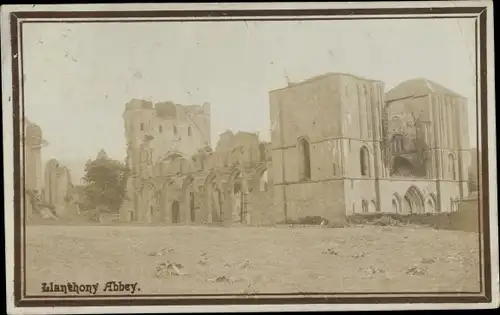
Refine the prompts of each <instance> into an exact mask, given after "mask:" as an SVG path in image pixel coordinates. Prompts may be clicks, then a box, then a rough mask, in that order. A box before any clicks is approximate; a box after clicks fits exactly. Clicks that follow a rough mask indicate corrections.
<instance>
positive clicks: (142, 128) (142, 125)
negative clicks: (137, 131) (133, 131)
mask: <svg viewBox="0 0 500 315" xmlns="http://www.w3.org/2000/svg"><path fill="white" fill-rule="evenodd" d="M140 127H141V131H144V123H141V126H140Z"/></svg>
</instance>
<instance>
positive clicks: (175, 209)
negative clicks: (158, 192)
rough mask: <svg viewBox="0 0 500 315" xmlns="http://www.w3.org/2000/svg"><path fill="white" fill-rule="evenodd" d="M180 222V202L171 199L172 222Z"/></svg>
mask: <svg viewBox="0 0 500 315" xmlns="http://www.w3.org/2000/svg"><path fill="white" fill-rule="evenodd" d="M180 222H181V209H180V203H179V201H178V200H174V201H172V223H174V224H175V223H180Z"/></svg>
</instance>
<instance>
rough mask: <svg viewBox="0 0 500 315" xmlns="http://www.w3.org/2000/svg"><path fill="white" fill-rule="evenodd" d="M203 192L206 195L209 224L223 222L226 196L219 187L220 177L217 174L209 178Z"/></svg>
mask: <svg viewBox="0 0 500 315" xmlns="http://www.w3.org/2000/svg"><path fill="white" fill-rule="evenodd" d="M203 191H204V194H205V206H206V220H207V222H209V223H212V222H222V221H223V220H224V208H223V197H224V196H223V191H222V189H221V188H220V187H219V185H218V176H217V174H216V173H212V174H210V175H208V176H207V178H206V180H205V184H204V188H203Z"/></svg>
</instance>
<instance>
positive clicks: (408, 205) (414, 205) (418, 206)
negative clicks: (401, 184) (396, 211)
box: [403, 186, 425, 214]
mask: <svg viewBox="0 0 500 315" xmlns="http://www.w3.org/2000/svg"><path fill="white" fill-rule="evenodd" d="M403 212H404V213H406V214H412V213H424V212H425V206H424V200H423V198H422V194H421V193H420V191H419V190H418V188H417V187H415V186H411V187H410V188H409V189H408V191H407V192H406V194H405V196H404V200H403Z"/></svg>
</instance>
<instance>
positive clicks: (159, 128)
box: [158, 125, 163, 133]
mask: <svg viewBox="0 0 500 315" xmlns="http://www.w3.org/2000/svg"><path fill="white" fill-rule="evenodd" d="M158 131H159V132H160V133H162V132H163V126H162V125H160V126H158Z"/></svg>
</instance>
